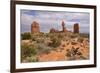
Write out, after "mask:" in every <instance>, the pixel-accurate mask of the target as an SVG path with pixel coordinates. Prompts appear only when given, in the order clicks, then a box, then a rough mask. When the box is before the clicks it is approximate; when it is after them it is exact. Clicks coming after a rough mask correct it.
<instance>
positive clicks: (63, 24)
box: [62, 21, 67, 32]
mask: <svg viewBox="0 0 100 73" xmlns="http://www.w3.org/2000/svg"><path fill="white" fill-rule="evenodd" d="M62 32H67V29H66V27H65V23H64V21H62Z"/></svg>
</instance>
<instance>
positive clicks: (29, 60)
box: [26, 57, 38, 62]
mask: <svg viewBox="0 0 100 73" xmlns="http://www.w3.org/2000/svg"><path fill="white" fill-rule="evenodd" d="M26 61H27V62H38V58H36V57H27V58H26Z"/></svg>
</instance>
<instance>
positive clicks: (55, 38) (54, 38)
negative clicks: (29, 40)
mask: <svg viewBox="0 0 100 73" xmlns="http://www.w3.org/2000/svg"><path fill="white" fill-rule="evenodd" d="M51 41H52V43H49V45H48V46H51V47H54V48H56V47H58V46H59V45H60V44H61V40H60V39H58V38H57V37H53V38H51Z"/></svg>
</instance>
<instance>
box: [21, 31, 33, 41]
mask: <svg viewBox="0 0 100 73" xmlns="http://www.w3.org/2000/svg"><path fill="white" fill-rule="evenodd" d="M21 39H22V40H27V39H31V33H29V32H27V33H22V34H21Z"/></svg>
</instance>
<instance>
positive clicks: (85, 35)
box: [80, 33, 89, 38]
mask: <svg viewBox="0 0 100 73" xmlns="http://www.w3.org/2000/svg"><path fill="white" fill-rule="evenodd" d="M80 37H83V38H89V34H85V33H80Z"/></svg>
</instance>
